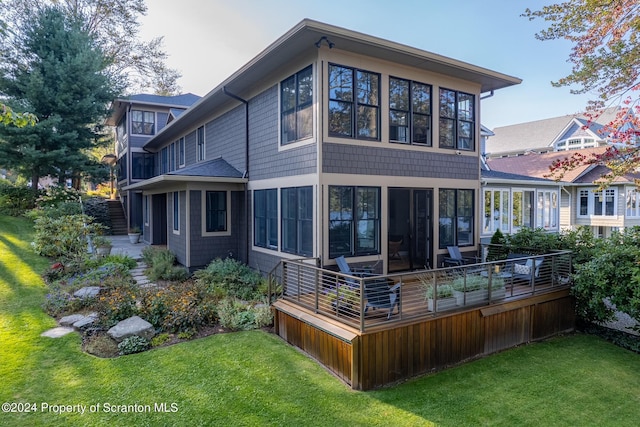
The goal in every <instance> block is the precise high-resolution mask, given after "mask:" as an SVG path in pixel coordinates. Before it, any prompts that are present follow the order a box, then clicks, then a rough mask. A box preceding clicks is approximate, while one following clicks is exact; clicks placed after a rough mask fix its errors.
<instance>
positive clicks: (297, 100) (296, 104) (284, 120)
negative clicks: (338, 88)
mask: <svg viewBox="0 0 640 427" xmlns="http://www.w3.org/2000/svg"><path fill="white" fill-rule="evenodd" d="M280 114H281V119H280V120H281V123H280V126H281V128H282V129H281V132H282V139H281V143H282V145H285V144H289V143H291V142H295V141H298V140H301V139H305V138H308V137H310V136H311V135H312V132H313V68H312V67H311V66H308V67H307V68H305V69H304V70H302V71H300V72H298V73H296V74H294V75H293V76H291V77H289V78H288V79H286V80H284V81H283V82H281V83H280Z"/></svg>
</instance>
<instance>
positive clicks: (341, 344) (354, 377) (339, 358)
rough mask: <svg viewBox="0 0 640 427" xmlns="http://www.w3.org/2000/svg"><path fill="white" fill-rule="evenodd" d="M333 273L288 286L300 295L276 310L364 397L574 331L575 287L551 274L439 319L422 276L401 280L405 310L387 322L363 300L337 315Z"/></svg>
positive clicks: (311, 274) (290, 331)
mask: <svg viewBox="0 0 640 427" xmlns="http://www.w3.org/2000/svg"><path fill="white" fill-rule="evenodd" d="M325 273H326V274H325ZM332 274H333V275H334V276H336V277H337V276H338V275H339V273H335V272H328V273H327V272H325V271H321V272H320V273H318V271H310V270H309V271H305V272H303V273H301V272H297V274H296V276H295V280H292V279H291V278H289V279H288V280H289V282H290V283H294V282H295V283H296V286H297V288H296V289H297V292H295V293H294V292H291V291H290V292H289V294H287V291H286V289H285V292H284V294H283V296H282V297H281V298H280V299H278V300H277V301H276V302H274V303H273V307H274V311H275V321H274V323H275V328H276V333H277V334H278V335H279V336H280V337H282V338H283V339H284V340H285V341H287V342H288V343H290V344H292V345H295V346H296V347H298V348H300V349H302V350H303V351H305V352H306V353H308V354H309V355H310V356H311V357H313V358H314V359H316V360H317V361H318V362H319V363H321V364H322V365H323V366H325V367H326V368H327V369H328V370H329V371H331V372H332V373H334V374H335V375H336V376H337V377H338V378H340V379H341V380H343V381H344V382H345V383H347V384H348V385H350V386H351V387H352V388H353V389H357V390H370V389H374V388H378V387H382V386H385V385H389V384H393V383H395V382H397V381H401V380H405V379H408V378H411V377H414V376H416V375H421V374H425V373H428V372H431V371H434V370H438V369H442V368H445V367H447V366H450V365H453V364H457V363H461V362H463V361H466V360H469V359H473V358H477V357H482V356H485V355H488V354H491V353H495V352H497V351H501V350H504V349H507V348H510V347H514V346H517V345H521V344H525V343H528V342H531V341H535V340H540V339H544V338H547V337H550V336H553V335H555V334H559V333H563V332H568V331H572V330H574V328H575V315H574V302H573V298H572V297H571V296H570V293H569V290H570V289H569V285H568V283H558V281H557V280H555V277H556V276H552V275H546V276H545V277H546V278H547V279H548V280H547V279H545V280H539V281H538V282H537V283H523V282H521V281H512V282H509V283H505V285H506V291H505V293H504V294H498V295H497V296H496V297H495V298H492V300H490V301H489V300H487V301H484V302H481V303H478V304H476V305H464V306H454V307H453V308H448V309H446V310H444V311H439V312H434V311H430V310H429V309H428V304H427V301H426V300H425V299H424V287H423V285H422V284H421V282H420V281H419V280H418V279H417V276H416V275H413V276H412V275H411V274H405V275H402V276H389V277H390V278H395V279H399V281H400V282H401V292H400V304H399V308H398V309H395V310H394V314H393V315H392V316H391V318H390V319H387V313H388V310H384V309H377V310H369V311H368V312H367V313H366V314H364V313H363V312H364V310H362V307H361V305H360V304H361V303H363V302H364V301H365V300H364V298H362V297H359V298H357V299H355V303H354V304H352V306H351V307H350V310H348V311H344V312H342V311H340V310H338V311H336V310H335V308H334V306H332V305H331V304H329V303H328V302H327V293H326V292H325V291H324V288H323V286H324V285H326V284H327V283H334V282H335V283H338V281H337V280H335V279H336V277H333V276H331V275H332ZM327 277H329V279H327ZM305 278H306V279H308V280H309V281H313V280H315V281H316V284H315V285H314V286H315V288H311V289H310V288H305V287H304V286H303V285H302V283H303V282H304V281H305ZM285 282H286V279H285ZM395 282H396V280H394V283H395ZM309 283H311V282H309ZM305 290H306V291H305ZM314 290H317V291H318V292H314ZM363 314H364V316H363Z"/></svg>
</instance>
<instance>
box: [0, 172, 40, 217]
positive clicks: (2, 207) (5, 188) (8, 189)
mask: <svg viewBox="0 0 640 427" xmlns="http://www.w3.org/2000/svg"><path fill="white" fill-rule="evenodd" d="M37 197H38V192H36V191H33V190H32V189H31V188H29V187H27V186H17V185H14V184H11V183H10V182H9V181H7V180H5V179H0V214H3V215H10V216H20V215H22V214H24V213H25V212H27V211H28V210H29V209H33V208H34V207H35V204H36V198H37Z"/></svg>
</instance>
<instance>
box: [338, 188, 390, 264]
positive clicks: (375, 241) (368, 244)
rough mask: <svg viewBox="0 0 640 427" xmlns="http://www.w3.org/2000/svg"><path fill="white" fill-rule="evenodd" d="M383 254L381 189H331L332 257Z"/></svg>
mask: <svg viewBox="0 0 640 427" xmlns="http://www.w3.org/2000/svg"><path fill="white" fill-rule="evenodd" d="M379 253H380V188H378V187H346V186H331V187H329V256H330V257H331V258H336V257H338V256H340V255H346V256H358V255H371V254H379Z"/></svg>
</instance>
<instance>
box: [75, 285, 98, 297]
mask: <svg viewBox="0 0 640 427" xmlns="http://www.w3.org/2000/svg"><path fill="white" fill-rule="evenodd" d="M99 293H100V287H99V286H86V287H84V288H81V289H78V290H77V291H75V292H74V293H73V296H74V297H76V298H95V297H97V296H98V294H99Z"/></svg>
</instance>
